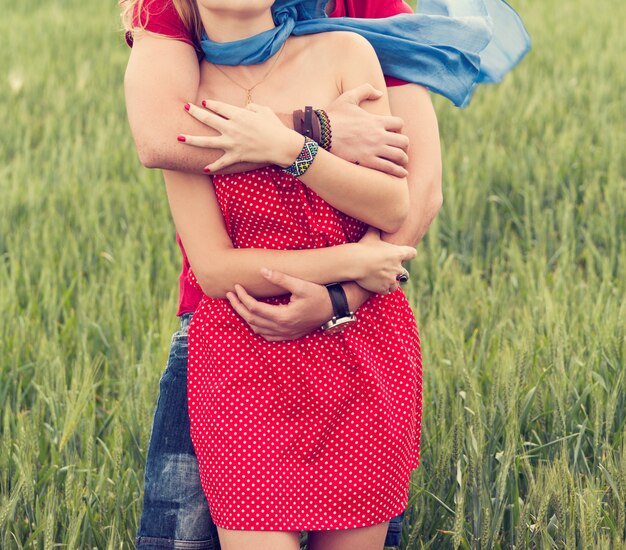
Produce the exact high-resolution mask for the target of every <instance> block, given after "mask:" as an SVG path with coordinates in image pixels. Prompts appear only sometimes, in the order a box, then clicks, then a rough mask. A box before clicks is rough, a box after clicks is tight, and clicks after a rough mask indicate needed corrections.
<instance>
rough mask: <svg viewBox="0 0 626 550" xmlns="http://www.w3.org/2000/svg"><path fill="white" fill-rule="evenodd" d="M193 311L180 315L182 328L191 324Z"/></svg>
mask: <svg viewBox="0 0 626 550" xmlns="http://www.w3.org/2000/svg"><path fill="white" fill-rule="evenodd" d="M192 315H193V313H183V314H182V315H181V316H180V329H181V330H182V329H184V328H187V327H188V326H189V323H190V322H191V317H192Z"/></svg>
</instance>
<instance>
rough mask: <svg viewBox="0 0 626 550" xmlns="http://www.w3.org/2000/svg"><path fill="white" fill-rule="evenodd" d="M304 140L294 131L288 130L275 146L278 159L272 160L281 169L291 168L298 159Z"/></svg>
mask: <svg viewBox="0 0 626 550" xmlns="http://www.w3.org/2000/svg"><path fill="white" fill-rule="evenodd" d="M303 144H304V138H303V137H302V136H301V135H300V134H298V132H295V131H294V130H286V131H285V132H284V133H283V134H282V135H281V136H280V137H279V139H278V140H277V143H276V144H275V151H276V158H274V159H272V161H273V163H274V164H276V165H278V166H280V167H281V168H287V167H288V166H291V165H292V164H293V163H294V161H295V160H296V159H297V158H298V155H299V154H300V151H302V146H303Z"/></svg>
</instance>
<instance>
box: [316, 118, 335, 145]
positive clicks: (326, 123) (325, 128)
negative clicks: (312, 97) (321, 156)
mask: <svg viewBox="0 0 626 550" xmlns="http://www.w3.org/2000/svg"><path fill="white" fill-rule="evenodd" d="M315 114H316V115H317V118H318V119H319V123H320V127H321V136H320V142H319V143H320V146H321V147H322V149H326V151H330V150H331V148H332V146H333V132H332V129H331V127H330V118H329V117H328V113H327V112H326V111H324V109H316V110H315Z"/></svg>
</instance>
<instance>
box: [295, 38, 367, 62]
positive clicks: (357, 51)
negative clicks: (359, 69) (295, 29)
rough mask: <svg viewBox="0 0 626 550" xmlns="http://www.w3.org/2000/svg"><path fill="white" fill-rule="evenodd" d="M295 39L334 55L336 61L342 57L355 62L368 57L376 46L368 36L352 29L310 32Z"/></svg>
mask: <svg viewBox="0 0 626 550" xmlns="http://www.w3.org/2000/svg"><path fill="white" fill-rule="evenodd" d="M294 40H297V41H298V42H300V43H301V44H302V46H303V47H314V48H315V49H316V50H318V51H319V52H320V53H324V54H326V55H330V56H333V57H332V59H334V61H335V62H336V61H338V60H340V59H345V60H346V61H350V62H354V61H357V60H358V59H361V58H364V57H365V58H367V56H370V55H372V53H373V52H374V48H373V47H372V45H371V44H370V43H369V42H368V41H367V39H366V38H364V37H362V36H361V35H359V34H357V33H355V32H350V31H330V32H323V33H316V34H309V35H305V36H300V37H295V38H294ZM374 55H375V53H374ZM338 56H339V57H338ZM354 56H357V59H354ZM350 58H351V59H350Z"/></svg>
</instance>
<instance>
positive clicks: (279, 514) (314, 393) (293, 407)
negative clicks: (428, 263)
mask: <svg viewBox="0 0 626 550" xmlns="http://www.w3.org/2000/svg"><path fill="white" fill-rule="evenodd" d="M213 184H214V186H215V190H216V194H217V197H218V200H219V203H220V208H221V209H222V213H223V215H224V219H225V222H226V227H227V230H228V233H229V235H230V237H231V239H232V241H233V243H234V245H235V246H236V247H238V248H271V249H283V250H286V249H305V248H320V247H326V246H334V245H339V244H343V243H346V242H354V241H357V240H358V239H359V238H360V237H361V236H362V235H363V233H364V231H365V229H366V226H365V225H364V224H363V223H361V222H360V221H358V220H355V219H353V218H351V217H349V216H346V215H345V214H343V213H341V212H339V211H337V210H336V209H334V208H333V207H332V206H330V205H329V204H328V203H326V202H325V201H324V200H323V199H321V198H320V197H319V196H318V195H317V194H316V193H314V192H313V191H311V190H310V189H308V188H307V187H306V186H305V185H303V184H302V183H301V182H300V181H299V180H298V179H296V178H293V177H292V176H290V175H288V174H285V173H283V172H282V171H280V170H278V169H275V168H264V169H260V170H255V171H253V172H248V173H245V174H235V175H230V176H216V177H214V178H213ZM189 278H190V281H191V282H192V283H193V284H195V285H196V286H197V281H196V280H195V277H194V275H193V273H192V272H190V273H189ZM265 301H266V302H268V303H286V302H287V301H288V296H282V297H276V298H268V299H267V300H265ZM188 390H189V391H188V399H189V415H190V419H191V435H192V439H193V443H194V447H195V450H196V453H197V456H198V462H199V465H200V477H201V481H202V487H203V489H204V492H205V494H206V496H207V499H208V502H209V507H210V510H211V515H212V517H213V520H214V521H215V523H216V524H217V525H218V526H220V527H222V528H225V529H245V530H264V529H265V530H329V529H348V528H356V527H364V526H367V525H374V524H377V523H380V522H382V521H386V520H388V519H390V518H392V517H394V516H396V515H398V514H400V513H401V512H402V511H403V510H404V509H405V508H406V505H407V501H408V483H409V474H410V472H411V470H412V469H414V468H417V466H418V464H419V451H420V447H419V446H420V426H421V415H422V364H421V355H420V342H419V335H418V332H417V327H416V324H415V318H414V316H413V313H412V311H411V308H410V305H409V303H408V302H407V300H406V297H405V296H404V294H403V292H402V290H401V289H398V290H397V291H395V292H393V293H391V294H388V295H385V296H381V295H376V296H373V297H372V298H370V299H369V300H368V301H367V302H366V303H365V304H364V305H363V306H362V307H361V308H360V309H359V310H358V311H357V322H356V323H355V324H354V325H352V326H351V327H349V328H348V329H347V330H345V331H344V332H342V333H339V334H335V335H328V334H324V333H322V331H320V330H317V331H315V332H313V333H311V334H309V335H307V336H305V337H303V338H300V339H298V340H295V341H291V342H267V341H265V340H264V339H263V338H261V337H260V336H257V335H255V334H254V333H253V332H252V331H251V330H250V328H249V327H248V325H247V324H246V323H245V322H244V321H243V320H242V319H241V318H240V317H239V316H238V315H237V313H236V312H235V311H234V310H233V309H232V307H231V306H230V304H229V303H228V300H224V299H212V298H209V297H207V296H204V298H203V299H202V301H201V303H200V305H199V307H198V309H197V310H196V313H195V314H194V316H193V319H192V322H191V326H190V329H189V387H188Z"/></svg>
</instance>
